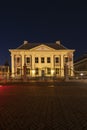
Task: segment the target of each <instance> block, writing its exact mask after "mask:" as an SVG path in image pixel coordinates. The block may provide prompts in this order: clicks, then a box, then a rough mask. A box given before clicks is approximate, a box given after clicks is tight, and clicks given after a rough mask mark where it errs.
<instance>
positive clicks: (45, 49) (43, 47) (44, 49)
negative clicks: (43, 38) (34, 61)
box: [31, 44, 55, 51]
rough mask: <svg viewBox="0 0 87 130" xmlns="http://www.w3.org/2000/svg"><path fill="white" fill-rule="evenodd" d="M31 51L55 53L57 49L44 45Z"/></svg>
mask: <svg viewBox="0 0 87 130" xmlns="http://www.w3.org/2000/svg"><path fill="white" fill-rule="evenodd" d="M31 50H32V51H53V50H55V49H53V48H51V47H49V46H47V45H44V44H42V45H39V46H37V47H34V48H32V49H31Z"/></svg>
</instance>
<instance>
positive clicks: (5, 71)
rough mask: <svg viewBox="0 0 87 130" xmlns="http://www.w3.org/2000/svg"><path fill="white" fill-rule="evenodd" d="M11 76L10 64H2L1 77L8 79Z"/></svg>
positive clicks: (0, 68) (0, 67)
mask: <svg viewBox="0 0 87 130" xmlns="http://www.w3.org/2000/svg"><path fill="white" fill-rule="evenodd" d="M9 76H10V69H9V66H5V65H1V66H0V79H3V78H6V79H8V78H9Z"/></svg>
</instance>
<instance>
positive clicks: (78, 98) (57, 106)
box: [0, 82, 87, 130]
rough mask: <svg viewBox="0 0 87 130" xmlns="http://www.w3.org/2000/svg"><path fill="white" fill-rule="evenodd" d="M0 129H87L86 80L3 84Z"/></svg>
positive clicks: (0, 98) (0, 90)
mask: <svg viewBox="0 0 87 130" xmlns="http://www.w3.org/2000/svg"><path fill="white" fill-rule="evenodd" d="M0 130H87V83H81V82H80V83H79V82H62V83H61V82H55V83H52V82H50V83H29V84H27V83H21V84H18V85H17V84H13V85H4V86H0Z"/></svg>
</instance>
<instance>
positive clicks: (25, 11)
mask: <svg viewBox="0 0 87 130" xmlns="http://www.w3.org/2000/svg"><path fill="white" fill-rule="evenodd" d="M24 40H28V41H29V42H48V43H50V42H55V41H57V40H61V42H62V44H63V45H64V46H65V47H67V48H69V49H75V50H76V51H75V58H77V57H79V56H80V55H82V54H84V53H86V52H87V3H86V1H84V0H75V1H74V0H73V1H72V0H60V1H59V0H52V1H51V0H27V1H26V0H24V1H19V0H15V1H12V0H11V1H10V0H8V1H4V0H3V1H2V2H1V3H0V45H1V47H0V65H1V64H4V63H5V61H6V60H9V62H10V53H9V51H8V49H12V48H13V49H15V48H17V47H18V46H20V45H21V44H22V43H23V41H24Z"/></svg>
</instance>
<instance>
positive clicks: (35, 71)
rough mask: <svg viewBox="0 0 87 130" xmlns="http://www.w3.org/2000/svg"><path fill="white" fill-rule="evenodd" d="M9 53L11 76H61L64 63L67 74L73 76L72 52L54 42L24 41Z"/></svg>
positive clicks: (58, 42)
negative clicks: (66, 67)
mask: <svg viewBox="0 0 87 130" xmlns="http://www.w3.org/2000/svg"><path fill="white" fill-rule="evenodd" d="M9 51H10V53H11V71H12V77H15V78H21V77H24V76H26V77H27V78H29V77H43V76H47V77H52V76H56V77H63V76H64V65H65V64H67V66H68V75H69V76H73V52H74V50H72V49H67V48H66V47H64V46H63V45H62V44H61V43H60V41H56V43H28V41H24V43H23V44H22V45H21V46H19V47H18V48H16V49H9Z"/></svg>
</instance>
